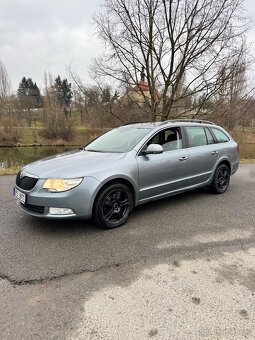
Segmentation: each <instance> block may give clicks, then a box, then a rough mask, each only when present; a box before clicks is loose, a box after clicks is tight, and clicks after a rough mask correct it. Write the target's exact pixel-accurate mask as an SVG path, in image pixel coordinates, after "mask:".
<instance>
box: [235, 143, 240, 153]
mask: <svg viewBox="0 0 255 340" xmlns="http://www.w3.org/2000/svg"><path fill="white" fill-rule="evenodd" d="M236 150H237V152H238V153H239V145H238V144H237V146H236Z"/></svg>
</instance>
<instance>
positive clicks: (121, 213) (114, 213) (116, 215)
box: [93, 183, 134, 229]
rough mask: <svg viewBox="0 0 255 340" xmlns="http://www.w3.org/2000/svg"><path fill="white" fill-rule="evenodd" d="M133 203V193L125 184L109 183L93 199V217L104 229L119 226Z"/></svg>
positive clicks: (126, 217) (126, 216)
mask: <svg viewBox="0 0 255 340" xmlns="http://www.w3.org/2000/svg"><path fill="white" fill-rule="evenodd" d="M133 205H134V198H133V195H132V193H131V191H130V189H129V188H128V187H127V186H126V185H124V184H121V183H114V184H110V185H108V186H107V187H105V188H103V190H102V191H101V192H100V193H99V195H98V196H97V198H96V200H95V203H94V209H93V219H94V221H95V223H96V224H97V225H98V226H100V227H102V228H105V229H112V228H117V227H120V226H121V225H122V224H124V223H125V222H126V221H127V219H128V217H129V215H130V213H131V211H132V209H133Z"/></svg>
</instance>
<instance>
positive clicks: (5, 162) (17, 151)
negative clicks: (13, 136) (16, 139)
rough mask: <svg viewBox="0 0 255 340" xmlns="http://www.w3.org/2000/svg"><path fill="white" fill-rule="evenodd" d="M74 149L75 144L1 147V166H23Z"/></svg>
mask: <svg viewBox="0 0 255 340" xmlns="http://www.w3.org/2000/svg"><path fill="white" fill-rule="evenodd" d="M73 149H75V147H74V146H68V147H67V146H64V147H44V146H40V147H22V148H14V147H12V148H0V168H2V169H4V168H11V167H16V166H23V165H25V164H28V163H31V162H33V161H36V160H38V159H41V158H44V157H48V156H51V155H55V154H57V153H61V152H65V151H69V150H73Z"/></svg>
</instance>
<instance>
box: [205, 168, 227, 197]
mask: <svg viewBox="0 0 255 340" xmlns="http://www.w3.org/2000/svg"><path fill="white" fill-rule="evenodd" d="M229 182H230V169H229V167H228V166H227V165H225V164H221V165H219V166H218V168H217V169H216V171H215V174H214V176H213V181H212V183H211V185H210V188H211V190H212V192H214V193H215V194H223V193H224V192H225V191H226V190H227V188H228V185H229Z"/></svg>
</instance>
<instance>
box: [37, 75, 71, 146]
mask: <svg viewBox="0 0 255 340" xmlns="http://www.w3.org/2000/svg"><path fill="white" fill-rule="evenodd" d="M45 85H46V86H45V97H44V107H43V113H44V128H43V130H42V131H41V132H40V134H41V135H42V136H43V137H46V138H49V139H55V140H56V139H64V140H70V139H71V138H72V137H73V135H74V129H73V124H72V121H71V120H70V118H69V117H67V116H66V115H65V112H64V111H63V108H62V107H61V106H60V104H59V101H58V98H56V95H55V91H54V89H53V84H52V80H51V77H50V76H45Z"/></svg>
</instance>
